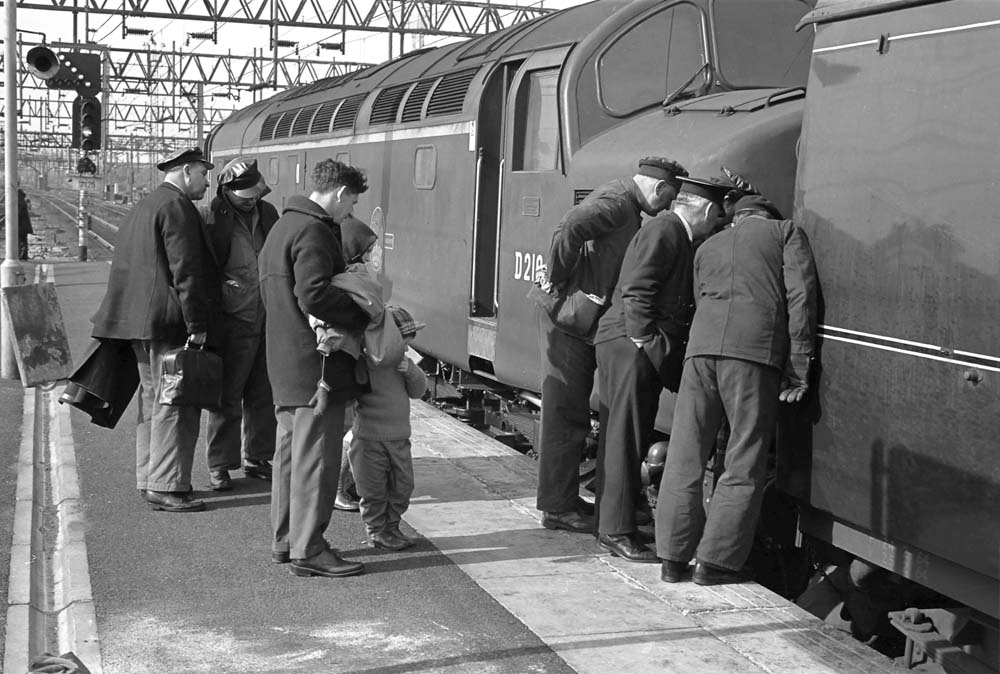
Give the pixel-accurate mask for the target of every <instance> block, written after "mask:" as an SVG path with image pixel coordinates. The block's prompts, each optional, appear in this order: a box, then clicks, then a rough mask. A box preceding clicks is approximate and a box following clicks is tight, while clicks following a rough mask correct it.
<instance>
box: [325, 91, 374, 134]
mask: <svg viewBox="0 0 1000 674" xmlns="http://www.w3.org/2000/svg"><path fill="white" fill-rule="evenodd" d="M367 95H368V94H357V95H356V96H351V97H350V98H347V99H344V103H343V104H342V105H341V106H340V110H337V116H336V117H334V119H333V129H331V130H332V131H342V130H344V129H353V128H354V120H355V119H357V118H358V108H360V107H361V103H362V102H364V100H365V97H366V96H367Z"/></svg>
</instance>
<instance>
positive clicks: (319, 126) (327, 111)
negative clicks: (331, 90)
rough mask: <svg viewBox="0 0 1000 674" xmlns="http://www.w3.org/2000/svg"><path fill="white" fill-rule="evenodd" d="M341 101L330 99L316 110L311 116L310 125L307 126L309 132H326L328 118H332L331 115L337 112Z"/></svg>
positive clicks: (328, 125)
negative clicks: (314, 114) (313, 115)
mask: <svg viewBox="0 0 1000 674" xmlns="http://www.w3.org/2000/svg"><path fill="white" fill-rule="evenodd" d="M340 103H341V101H330V102H329V103H324V104H323V105H321V106H320V107H319V110H317V111H316V116H315V117H313V120H312V125H311V126H310V127H309V133H310V134H314V133H326V132H328V131H329V130H330V120H332V119H333V115H334V113H335V112H337V108H338V107H339V106H340Z"/></svg>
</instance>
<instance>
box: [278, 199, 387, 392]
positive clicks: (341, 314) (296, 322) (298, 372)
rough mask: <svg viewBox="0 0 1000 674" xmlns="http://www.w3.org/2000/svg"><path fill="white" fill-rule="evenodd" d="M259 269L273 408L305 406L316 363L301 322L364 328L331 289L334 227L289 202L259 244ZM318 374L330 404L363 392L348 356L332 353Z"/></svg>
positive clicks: (312, 340)
mask: <svg viewBox="0 0 1000 674" xmlns="http://www.w3.org/2000/svg"><path fill="white" fill-rule="evenodd" d="M258 266H259V269H260V291H261V297H262V298H263V300H264V308H265V310H266V311H267V323H266V327H265V333H266V337H267V373H268V376H269V378H270V380H271V388H272V390H273V392H274V404H275V405H277V406H282V407H304V406H307V405H308V404H309V400H310V399H311V398H312V396H313V394H314V393H315V392H316V382H317V381H318V380H319V378H320V373H321V366H322V365H323V358H322V356H321V354H320V353H319V352H318V351H317V350H316V337H315V334H314V333H313V331H312V330H311V329H310V328H309V322H308V320H307V318H306V314H307V313H308V314H311V315H313V316H315V317H317V318H319V319H320V320H322V321H324V322H326V323H329V324H330V325H333V326H335V327H338V328H341V329H345V330H361V329H363V328H364V326H365V325H366V324H367V322H368V317H367V315H365V313H364V312H362V311H361V310H360V308H358V306H357V304H356V303H355V302H354V300H353V299H352V298H351V297H350V296H349V295H348V294H347V293H345V292H343V291H342V290H340V289H339V288H336V287H334V286H333V284H332V283H330V279H332V278H333V277H334V276H335V275H336V274H339V273H341V272H343V271H344V270H345V269H346V265H345V263H344V254H343V249H342V248H341V242H340V226H339V225H337V224H336V223H335V222H334V221H333V218H331V217H330V216H329V215H328V214H327V212H326V211H325V210H323V208H322V207H321V206H319V204H317V203H315V202H314V201H312V200H310V199H309V198H307V197H304V196H293V197H291V198H289V199H288V203H287V205H286V206H285V209H284V210H283V211H282V214H281V217H280V218H279V219H278V221H277V222H276V223H275V225H274V227H273V228H272V229H271V233H270V234H269V235H268V237H267V240H266V241H265V242H264V247H263V249H262V250H261V252H260V258H259V260H258ZM325 368H326V370H325V379H326V381H327V382H328V383H329V384H330V386H331V389H332V390H331V391H330V399H331V400H335V401H337V400H339V401H344V400H349V399H351V398H354V397H356V396H357V395H358V393H359V392H360V391H361V390H362V386H361V385H360V384H358V382H357V381H356V380H355V374H354V372H355V361H354V359H353V358H351V356H349V355H348V354H346V353H343V352H334V353H333V354H331V355H330V356H329V357H328V358H327V362H326V365H325Z"/></svg>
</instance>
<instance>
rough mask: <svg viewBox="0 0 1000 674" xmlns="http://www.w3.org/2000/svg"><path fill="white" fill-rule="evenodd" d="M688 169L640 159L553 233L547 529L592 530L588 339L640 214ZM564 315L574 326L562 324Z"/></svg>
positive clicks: (541, 330)
mask: <svg viewBox="0 0 1000 674" xmlns="http://www.w3.org/2000/svg"><path fill="white" fill-rule="evenodd" d="M686 175H687V171H686V170H685V169H684V168H683V167H682V166H681V165H680V164H677V163H676V162H673V161H671V160H669V159H665V158H663V157H645V158H643V159H641V160H640V161H639V167H638V171H637V172H636V174H635V175H634V176H632V177H631V178H622V179H617V180H612V181H610V182H608V183H605V184H604V185H601V186H600V187H598V188H597V189H596V190H594V191H593V192H591V193H590V194H589V195H587V197H586V198H585V199H584V200H583V201H581V202H580V203H579V204H577V205H576V206H574V207H573V208H571V209H570V210H569V211H568V212H567V213H566V215H565V216H563V219H562V221H561V222H560V223H559V224H558V226H556V228H555V230H554V231H553V233H552V244H551V248H550V250H549V257H548V279H547V285H546V287H545V290H547V292H548V293H549V295H550V296H551V298H545V300H546V301H548V302H549V303H550V304H557V303H558V307H559V308H558V312H557V315H556V316H555V317H553V316H552V315H550V313H549V311H547V310H546V307H544V306H540V307H539V310H538V334H539V344H540V345H541V352H542V381H541V393H542V410H541V412H542V414H541V427H540V429H539V441H538V495H537V503H536V506H537V508H538V509H539V510H541V511H542V512H543V515H542V525H543V526H545V527H546V528H548V529H565V530H567V531H574V532H581V533H591V532H592V531H593V528H594V521H593V518H592V516H591V515H592V513H593V506H591V505H590V504H589V503H588V502H586V501H584V500H583V499H581V498H580V497H579V490H580V486H579V484H580V475H579V469H580V458H581V453H582V451H583V446H584V442H585V440H586V438H587V435H588V434H589V433H590V393H591V390H592V389H593V388H594V370H596V369H597V361H596V360H595V355H594V344H593V341H592V339H591V338H592V337H593V331H594V329H595V328H596V326H597V320H598V318H600V312H602V311H604V310H606V309H607V306H608V305H609V304H610V300H611V297H610V295H611V292H612V291H613V290H614V287H615V282H616V281H617V280H618V270H619V269H620V268H621V264H622V256H623V255H624V254H625V248H626V247H627V246H628V243H629V241H630V240H631V239H632V236H633V235H634V234H635V233H636V232H637V231H638V230H639V223H640V222H641V221H642V214H643V213H646V214H647V215H656V214H657V213H659V212H660V211H661V210H663V209H664V208H666V207H667V206H669V205H670V202H671V201H673V198H674V196H675V195H676V194H677V189H678V188H679V187H680V183H678V182H677V179H678V177H680V176H686ZM588 296H589V297H588ZM591 298H597V299H598V300H599V301H600V303H601V304H595V303H593V302H592V299H591ZM577 302H578V304H577ZM561 318H565V319H568V321H571V322H572V323H573V324H574V325H573V327H568V326H567V325H564V324H560V323H559V321H560V320H561ZM588 506H589V507H588ZM588 511H589V512H588Z"/></svg>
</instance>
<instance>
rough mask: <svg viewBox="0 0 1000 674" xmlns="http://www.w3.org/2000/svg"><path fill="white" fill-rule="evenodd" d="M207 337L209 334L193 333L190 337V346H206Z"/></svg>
mask: <svg viewBox="0 0 1000 674" xmlns="http://www.w3.org/2000/svg"><path fill="white" fill-rule="evenodd" d="M207 335H208V333H205V332H192V333H191V334H190V335H188V344H190V345H192V346H204V345H205V337H206V336H207Z"/></svg>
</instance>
